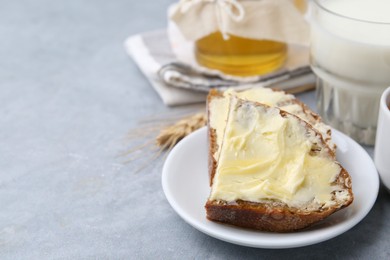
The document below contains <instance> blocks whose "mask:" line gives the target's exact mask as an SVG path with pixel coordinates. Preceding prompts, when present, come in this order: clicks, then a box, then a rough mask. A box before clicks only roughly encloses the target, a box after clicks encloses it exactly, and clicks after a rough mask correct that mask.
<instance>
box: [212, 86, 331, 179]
mask: <svg viewBox="0 0 390 260" xmlns="http://www.w3.org/2000/svg"><path fill="white" fill-rule="evenodd" d="M230 96H237V97H239V98H241V99H245V100H250V101H254V102H259V103H262V104H266V105H269V106H276V107H279V108H281V109H282V110H285V111H287V112H290V113H292V114H294V115H296V116H298V117H300V118H301V119H303V120H305V121H306V122H308V123H309V124H311V125H312V126H313V127H314V128H316V129H317V130H318V131H319V132H320V133H321V134H322V137H323V139H324V140H325V142H326V143H327V144H328V146H329V147H330V148H331V150H332V153H333V155H334V156H335V153H336V145H334V144H333V142H332V137H331V129H330V127H329V126H327V125H325V124H324V123H323V122H322V120H321V117H320V116H319V115H317V114H316V113H314V112H313V111H312V110H310V109H309V108H308V107H307V106H306V105H305V104H304V103H302V102H301V101H299V100H298V99H296V98H295V97H294V96H293V95H291V94H286V93H285V92H283V91H275V90H272V89H269V88H253V89H249V90H245V91H239V92H237V91H233V90H231V89H230V90H228V91H225V92H220V91H218V90H211V91H210V92H209V95H208V97H207V113H208V117H207V118H208V122H207V124H208V143H209V155H208V158H209V163H208V165H209V176H210V185H211V184H212V180H213V176H214V174H215V169H216V168H217V160H218V157H219V149H220V146H221V141H222V137H223V133H224V130H225V125H226V124H225V123H226V120H227V115H228V107H229V102H230Z"/></svg>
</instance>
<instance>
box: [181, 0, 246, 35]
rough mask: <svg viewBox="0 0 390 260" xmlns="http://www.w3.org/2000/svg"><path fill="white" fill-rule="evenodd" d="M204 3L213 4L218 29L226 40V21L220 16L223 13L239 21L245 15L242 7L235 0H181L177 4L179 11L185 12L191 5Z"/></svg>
mask: <svg viewBox="0 0 390 260" xmlns="http://www.w3.org/2000/svg"><path fill="white" fill-rule="evenodd" d="M204 3H209V4H214V5H215V7H216V8H215V16H216V18H217V24H218V28H219V31H220V32H221V34H222V36H223V38H224V40H228V39H229V35H228V33H227V27H226V22H225V21H223V18H222V13H225V14H226V15H227V16H228V17H229V18H231V19H232V20H233V21H235V22H240V21H242V20H243V18H244V16H245V9H244V7H243V6H242V5H241V4H240V3H239V2H238V1H237V0H181V1H180V2H179V4H178V5H179V9H180V11H181V13H182V14H185V13H187V12H188V11H189V10H190V9H191V8H192V7H193V6H195V5H199V4H204Z"/></svg>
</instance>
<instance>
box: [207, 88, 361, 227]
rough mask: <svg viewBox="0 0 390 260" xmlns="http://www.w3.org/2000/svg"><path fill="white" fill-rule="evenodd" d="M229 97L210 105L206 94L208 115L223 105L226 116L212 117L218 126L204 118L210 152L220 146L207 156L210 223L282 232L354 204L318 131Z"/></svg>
mask: <svg viewBox="0 0 390 260" xmlns="http://www.w3.org/2000/svg"><path fill="white" fill-rule="evenodd" d="M228 99H229V100H228V102H226V103H223V102H224V101H221V100H222V99H219V101H218V102H220V103H219V104H218V105H216V104H217V103H214V105H213V103H211V106H210V99H209V113H210V111H212V113H213V114H214V115H215V114H216V112H218V111H219V110H218V109H221V110H223V111H225V109H227V117H226V119H219V122H217V123H218V124H221V129H223V130H222V131H220V132H219V133H217V132H216V131H215V129H213V128H212V127H211V125H210V121H209V134H210V135H209V142H210V149H211V155H214V154H215V152H216V148H218V158H217V159H216V158H214V156H211V157H213V158H212V159H211V160H210V163H209V167H210V172H211V174H210V178H211V183H212V187H211V194H210V197H209V199H208V201H207V203H206V211H207V217H208V218H209V219H210V220H213V221H219V222H224V223H228V224H233V225H237V226H241V227H248V228H253V229H260V230H267V231H276V232H288V231H293V230H297V229H301V228H304V227H307V226H309V225H311V224H313V223H316V222H318V221H320V220H322V219H323V218H325V217H327V216H329V215H330V214H332V213H334V212H335V211H337V210H339V209H341V208H343V207H346V206H348V205H349V204H350V203H352V201H353V194H352V188H351V179H350V176H349V174H348V173H347V171H346V170H345V169H344V168H343V167H342V166H341V165H340V164H339V163H338V162H337V161H335V156H334V151H333V150H332V148H330V147H329V146H328V145H327V143H326V142H325V141H324V136H323V133H320V132H319V131H318V130H317V129H315V128H314V127H313V126H312V125H311V124H309V123H308V122H307V121H305V120H303V119H301V118H300V117H298V116H295V115H293V114H290V113H288V112H286V111H284V110H281V109H279V108H277V107H270V106H267V105H266V104H260V103H256V102H252V101H248V100H243V99H240V98H238V97H237V96H236V95H230V96H229V98H228ZM224 100H226V99H224ZM226 104H227V108H226ZM223 105H225V107H224V108H221V107H222V106H223ZM214 119H215V118H214ZM214 123H216V121H214ZM214 127H215V125H214ZM210 130H212V132H210ZM216 130H217V131H218V127H217V129H216ZM220 136H222V137H220ZM216 137H220V140H219V143H218V144H217V141H216ZM209 159H210V158H209Z"/></svg>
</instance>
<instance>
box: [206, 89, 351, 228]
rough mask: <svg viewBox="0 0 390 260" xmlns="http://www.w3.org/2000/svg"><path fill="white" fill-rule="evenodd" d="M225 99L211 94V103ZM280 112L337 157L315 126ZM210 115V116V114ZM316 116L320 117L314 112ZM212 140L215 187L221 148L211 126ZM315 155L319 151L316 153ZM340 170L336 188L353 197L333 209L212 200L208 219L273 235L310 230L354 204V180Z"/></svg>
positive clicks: (210, 153) (210, 159) (335, 183)
mask: <svg viewBox="0 0 390 260" xmlns="http://www.w3.org/2000/svg"><path fill="white" fill-rule="evenodd" d="M221 96H222V95H221V93H219V92H215V91H213V92H210V94H209V97H208V102H211V100H212V99H213V98H216V97H221ZM243 102H244V101H243ZM245 102H247V101H245ZM297 102H299V101H297ZM252 103H256V102H252ZM302 104H303V103H302ZM257 105H261V106H266V105H263V104H259V103H257ZM266 107H268V106H266ZM279 111H280V112H279V113H280V115H281V116H283V117H286V116H293V117H295V118H297V119H298V120H299V121H301V122H302V123H304V124H305V127H306V128H307V129H309V130H310V131H312V132H314V133H315V134H316V137H317V138H318V140H320V144H319V147H321V149H326V152H327V154H328V156H329V157H330V158H335V153H334V149H332V148H330V147H329V146H328V145H327V143H326V142H325V140H324V139H323V136H322V135H321V134H320V133H319V132H318V131H317V130H316V129H314V128H313V126H312V125H310V124H309V123H307V122H306V121H304V120H302V119H300V118H299V117H297V116H295V115H293V114H290V113H288V112H285V111H283V110H279ZM310 112H311V111H310ZM208 113H210V111H209V112H208ZM311 113H313V112H311ZM313 116H318V115H316V114H314V113H313ZM318 117H319V116H318ZM209 126H210V124H209ZM208 139H209V148H210V149H209V174H210V186H211V185H212V182H213V178H214V175H215V173H216V168H217V161H216V160H215V158H214V156H213V155H214V153H215V152H216V151H217V149H218V147H217V144H216V131H215V129H212V128H211V127H208ZM313 152H316V151H315V150H314V151H313ZM339 165H340V164H339ZM340 167H341V171H340V173H339V175H338V177H337V178H336V180H335V181H334V183H333V185H338V186H341V187H342V189H343V190H346V191H347V192H348V195H349V197H348V200H346V201H341V202H339V201H337V203H336V204H335V205H333V206H330V207H327V208H319V209H317V210H313V209H306V208H293V207H289V206H288V205H287V204H284V203H282V202H280V201H271V200H269V201H265V202H264V203H258V202H250V201H243V200H237V201H234V202H227V201H222V200H208V201H207V202H206V205H205V208H206V212H207V218H208V219H209V220H212V221H217V222H221V223H225V224H231V225H235V226H239V227H244V228H250V229H257V230H263V231H271V232H292V231H296V230H299V229H303V228H306V227H308V226H310V225H312V224H313V223H316V222H318V221H321V220H323V219H324V218H326V217H328V216H329V215H331V214H333V213H334V212H336V211H338V210H340V209H342V208H345V207H347V206H348V205H350V204H351V203H352V201H353V193H352V184H351V177H350V175H349V174H348V172H347V171H346V170H345V169H344V168H343V167H342V166H341V165H340ZM333 198H334V199H336V195H335V194H333Z"/></svg>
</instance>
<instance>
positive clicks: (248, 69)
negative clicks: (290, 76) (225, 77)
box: [195, 0, 306, 76]
mask: <svg viewBox="0 0 390 260" xmlns="http://www.w3.org/2000/svg"><path fill="white" fill-rule="evenodd" d="M294 4H295V6H296V7H297V8H298V9H299V10H300V11H301V12H302V13H304V12H305V10H306V1H305V0H294ZM195 57H196V60H197V62H198V63H199V64H200V65H202V66H205V67H208V68H210V69H216V70H220V71H222V72H224V73H226V74H229V75H235V76H254V75H262V74H266V73H269V72H272V71H275V70H277V69H278V68H280V67H281V66H282V65H283V64H284V62H285V60H286V57H287V44H286V43H283V42H277V41H272V40H258V39H249V38H243V37H239V36H236V35H229V37H228V39H226V40H225V39H224V38H223V36H222V34H221V33H220V32H215V33H212V34H210V35H208V36H206V37H203V38H202V39H200V40H198V41H196V42H195Z"/></svg>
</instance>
